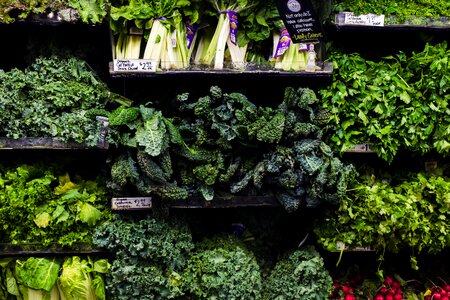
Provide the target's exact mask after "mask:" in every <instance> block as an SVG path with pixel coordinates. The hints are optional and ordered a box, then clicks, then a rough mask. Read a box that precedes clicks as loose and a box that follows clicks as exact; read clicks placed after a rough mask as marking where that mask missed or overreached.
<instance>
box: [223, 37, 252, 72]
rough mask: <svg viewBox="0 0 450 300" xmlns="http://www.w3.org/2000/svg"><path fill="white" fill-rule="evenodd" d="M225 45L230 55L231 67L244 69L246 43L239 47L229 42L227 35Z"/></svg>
mask: <svg viewBox="0 0 450 300" xmlns="http://www.w3.org/2000/svg"><path fill="white" fill-rule="evenodd" d="M227 47H228V50H229V51H230V55H231V62H232V66H233V68H236V69H244V68H245V61H246V59H245V56H246V54H247V47H248V44H245V45H244V46H242V47H239V45H235V44H233V43H232V42H231V39H230V38H229V37H228V40H227Z"/></svg>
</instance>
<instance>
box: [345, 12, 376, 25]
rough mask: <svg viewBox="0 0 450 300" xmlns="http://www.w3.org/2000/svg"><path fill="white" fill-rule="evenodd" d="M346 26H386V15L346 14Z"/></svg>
mask: <svg viewBox="0 0 450 300" xmlns="http://www.w3.org/2000/svg"><path fill="white" fill-rule="evenodd" d="M343 23H344V25H362V26H384V15H376V14H367V15H358V16H356V15H355V14H354V13H352V12H345V13H344V19H343Z"/></svg>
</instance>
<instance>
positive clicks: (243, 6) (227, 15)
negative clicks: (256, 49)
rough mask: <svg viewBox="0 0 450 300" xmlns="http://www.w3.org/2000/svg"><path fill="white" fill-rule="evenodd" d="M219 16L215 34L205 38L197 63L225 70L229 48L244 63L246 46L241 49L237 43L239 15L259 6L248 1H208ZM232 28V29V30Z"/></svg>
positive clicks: (255, 2) (254, 2)
mask: <svg viewBox="0 0 450 300" xmlns="http://www.w3.org/2000/svg"><path fill="white" fill-rule="evenodd" d="M208 1H209V2H210V3H211V4H212V5H213V7H214V9H215V10H216V11H215V12H216V13H217V14H218V20H217V25H216V28H215V31H214V33H213V34H212V35H211V34H207V33H208V32H207V31H206V32H205V33H206V34H205V35H204V36H203V38H202V40H201V43H199V48H198V49H197V53H198V56H197V57H196V59H195V61H196V62H198V63H199V64H202V65H208V66H209V65H213V66H214V69H223V66H224V58H225V50H226V48H227V46H228V49H229V51H230V55H231V57H232V59H234V60H235V61H244V59H245V53H246V45H244V46H243V47H239V45H238V42H237V31H235V30H237V26H238V23H239V21H238V19H237V18H238V13H240V12H242V11H245V10H247V9H249V8H251V7H254V6H255V5H257V4H258V2H259V1H248V0H208ZM230 28H231V29H230Z"/></svg>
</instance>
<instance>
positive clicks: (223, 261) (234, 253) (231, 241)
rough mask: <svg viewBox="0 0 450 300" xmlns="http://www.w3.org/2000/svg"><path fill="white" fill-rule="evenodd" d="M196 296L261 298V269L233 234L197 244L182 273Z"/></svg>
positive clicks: (186, 284)
mask: <svg viewBox="0 0 450 300" xmlns="http://www.w3.org/2000/svg"><path fill="white" fill-rule="evenodd" d="M182 278H183V281H184V284H185V286H186V288H187V291H188V295H192V296H193V297H195V299H261V287H262V282H261V271H260V268H259V265H258V263H257V262H256V259H255V257H254V255H253V254H252V253H251V252H249V251H248V250H247V249H246V248H245V245H243V244H242V243H241V242H239V241H237V240H236V239H235V238H232V237H218V238H215V239H212V240H204V241H202V242H200V244H198V245H196V250H195V251H194V252H193V253H192V255H191V256H190V258H189V261H188V264H187V267H186V270H185V272H184V273H183V275H182Z"/></svg>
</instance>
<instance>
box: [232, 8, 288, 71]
mask: <svg viewBox="0 0 450 300" xmlns="http://www.w3.org/2000/svg"><path fill="white" fill-rule="evenodd" d="M252 5H255V6H254V7H253V6H252V9H247V10H245V11H244V12H242V13H240V14H239V31H238V36H237V44H236V45H235V44H233V43H231V41H230V39H228V41H227V46H228V51H229V52H230V57H231V62H232V66H233V67H234V68H243V67H245V66H246V65H247V62H251V61H252V60H253V62H254V59H255V57H254V54H253V55H252V54H251V53H249V51H251V50H253V49H255V48H261V46H262V44H263V43H265V42H269V43H270V37H271V33H272V31H273V30H274V28H276V22H278V20H279V19H280V14H279V12H278V9H277V7H276V6H275V2H274V1H273V0H272V1H257V2H255V1H254V2H253V4H252ZM249 54H250V56H252V57H247V56H248V55H249ZM261 54H262V53H259V54H258V56H259V58H258V60H260V59H261V58H262V57H260V55H261ZM268 56H269V53H267V55H266V58H265V60H267V58H268Z"/></svg>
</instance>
